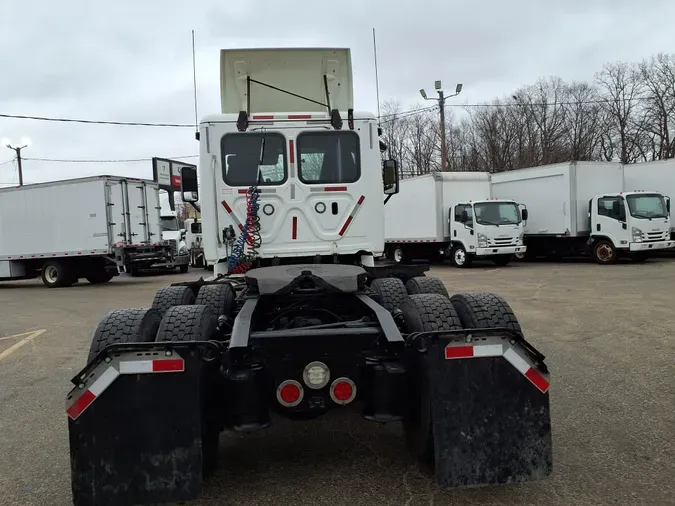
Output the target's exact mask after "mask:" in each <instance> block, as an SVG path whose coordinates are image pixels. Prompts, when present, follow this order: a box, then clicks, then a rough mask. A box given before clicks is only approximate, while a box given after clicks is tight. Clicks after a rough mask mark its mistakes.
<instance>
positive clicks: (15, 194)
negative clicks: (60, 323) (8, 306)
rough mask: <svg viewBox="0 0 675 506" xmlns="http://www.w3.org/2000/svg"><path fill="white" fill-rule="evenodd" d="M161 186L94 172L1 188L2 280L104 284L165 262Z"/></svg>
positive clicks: (53, 284)
mask: <svg viewBox="0 0 675 506" xmlns="http://www.w3.org/2000/svg"><path fill="white" fill-rule="evenodd" d="M158 192H159V189H158V186H157V184H156V183H154V182H152V181H145V180H141V179H134V178H121V177H113V176H94V177H86V178H79V179H68V180H62V181H52V182H48V183H38V184H30V185H25V186H19V187H12V188H2V189H0V281H7V280H18V279H30V278H36V277H41V278H42V282H43V283H44V284H45V286H47V287H50V288H55V287H67V286H71V285H73V284H74V283H76V282H77V281H78V279H80V278H85V279H87V280H88V281H89V282H90V283H93V284H99V283H106V282H108V281H110V280H111V279H112V278H113V277H114V276H116V275H117V274H118V273H122V272H134V271H135V270H137V269H142V268H150V267H152V266H153V265H157V264H162V263H164V262H166V261H167V258H168V257H169V254H170V253H169V250H168V247H167V246H165V245H164V244H163V243H162V238H161V226H160V218H159V211H158V209H159V207H158V206H159V202H158Z"/></svg>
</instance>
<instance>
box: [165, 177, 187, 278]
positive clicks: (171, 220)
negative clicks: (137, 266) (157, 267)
mask: <svg viewBox="0 0 675 506" xmlns="http://www.w3.org/2000/svg"><path fill="white" fill-rule="evenodd" d="M159 195H160V199H159V201H160V208H161V209H160V216H161V219H162V240H163V241H164V242H165V243H166V244H168V245H169V249H170V251H171V255H170V257H169V260H168V262H167V263H166V264H165V265H163V266H162V268H163V269H168V270H170V271H175V269H176V267H178V269H179V271H180V272H181V273H186V272H187V271H188V267H189V263H190V255H189V251H188V245H187V243H186V241H185V235H186V231H185V229H184V228H181V227H180V223H179V221H178V212H177V211H176V210H175V209H171V206H170V205H169V196H168V194H167V193H166V191H164V190H160V194H159Z"/></svg>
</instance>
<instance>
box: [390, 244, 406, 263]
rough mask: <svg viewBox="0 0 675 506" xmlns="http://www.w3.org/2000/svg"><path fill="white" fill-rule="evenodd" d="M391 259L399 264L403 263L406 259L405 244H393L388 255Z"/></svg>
mask: <svg viewBox="0 0 675 506" xmlns="http://www.w3.org/2000/svg"><path fill="white" fill-rule="evenodd" d="M387 256H388V257H389V259H390V260H393V261H394V262H396V263H397V264H402V263H403V262H405V261H406V254H405V251H404V250H403V246H401V245H400V244H399V245H397V246H391V247H390V249H389V254H388V255H387Z"/></svg>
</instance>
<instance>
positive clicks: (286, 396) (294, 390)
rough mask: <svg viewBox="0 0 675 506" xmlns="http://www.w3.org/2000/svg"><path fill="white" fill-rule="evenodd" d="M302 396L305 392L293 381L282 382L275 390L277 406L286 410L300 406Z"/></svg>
mask: <svg viewBox="0 0 675 506" xmlns="http://www.w3.org/2000/svg"><path fill="white" fill-rule="evenodd" d="M304 396H305V391H304V390H303V388H302V385H301V384H300V383H298V382H297V381H295V380H286V381H283V382H282V383H281V384H280V385H279V387H278V388H277V400H278V401H279V404H281V405H282V406H285V407H287V408H292V407H294V406H297V405H298V404H300V403H301V402H302V398H303V397H304Z"/></svg>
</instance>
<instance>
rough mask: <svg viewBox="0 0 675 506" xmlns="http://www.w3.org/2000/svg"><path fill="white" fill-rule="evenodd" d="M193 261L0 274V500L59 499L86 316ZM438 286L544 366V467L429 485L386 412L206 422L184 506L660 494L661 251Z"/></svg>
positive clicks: (664, 331)
mask: <svg viewBox="0 0 675 506" xmlns="http://www.w3.org/2000/svg"><path fill="white" fill-rule="evenodd" d="M201 274H203V271H194V272H189V273H188V274H185V275H180V274H175V275H164V276H157V277H141V278H129V277H126V276H125V277H118V278H115V279H114V280H113V281H112V282H110V283H109V284H107V285H102V286H93V285H89V284H87V283H86V282H83V283H81V284H79V285H76V286H74V287H72V288H66V289H46V288H45V287H43V286H42V284H41V283H40V282H39V281H22V282H14V283H7V282H0V504H3V505H4V504H7V505H44V506H47V505H48V506H59V505H67V504H72V503H71V494H70V468H69V465H70V464H69V453H68V433H67V421H66V420H67V419H66V414H65V408H64V402H65V395H66V393H67V392H68V390H69V389H70V386H71V384H70V382H69V380H70V378H71V377H72V376H74V375H75V374H76V373H77V372H78V371H79V370H80V368H81V367H82V366H83V365H84V364H85V361H86V356H87V349H88V346H89V342H90V340H91V335H92V333H93V330H94V328H95V327H96V324H97V322H98V320H99V319H100V318H101V316H103V315H104V314H105V313H107V312H108V311H109V310H111V309H115V308H122V307H147V306H148V305H149V304H150V303H151V301H152V298H153V295H154V293H155V291H156V290H157V289H159V288H161V287H162V286H166V285H168V284H169V283H171V282H175V281H179V280H188V279H195V278H197V277H199V275H201ZM429 275H437V276H439V277H441V279H443V281H444V282H445V283H446V286H447V287H448V291H449V292H450V293H457V292H464V291H493V292H496V293H498V294H500V295H502V296H504V297H505V298H506V299H507V301H508V302H509V303H510V304H511V306H512V307H513V308H514V310H515V311H516V314H517V315H518V317H519V319H520V322H521V324H522V325H523V327H524V330H525V333H526V337H527V339H528V340H529V341H530V342H532V343H533V344H534V345H535V346H536V347H537V348H538V349H539V350H540V351H541V352H542V353H544V354H545V355H546V356H547V361H546V363H547V365H548V367H549V369H550V371H551V375H552V386H551V391H550V392H551V393H550V396H551V417H552V426H553V445H554V471H553V474H552V475H551V477H549V478H548V479H546V480H543V481H540V482H536V483H528V484H525V485H509V486H500V487H487V488H480V489H470V490H451V491H442V490H439V489H438V488H437V487H436V485H435V484H434V481H433V477H431V476H430V475H429V474H428V472H427V471H425V470H424V469H423V468H421V467H420V466H419V465H418V464H417V462H416V461H415V460H414V459H413V458H411V457H410V456H409V455H408V454H407V453H406V451H405V449H404V446H403V444H402V438H401V433H402V431H401V428H400V426H399V425H397V424H390V425H386V426H380V425H376V424H372V423H369V422H366V421H363V420H361V419H359V418H358V417H356V416H353V415H351V414H349V413H346V412H340V411H337V412H333V413H331V414H329V415H327V416H325V417H323V418H319V419H317V420H313V421H309V422H291V421H281V422H280V423H278V424H275V425H274V426H273V427H272V428H270V429H268V430H265V431H261V432H257V433H254V434H250V435H245V436H243V435H232V434H222V435H221V439H220V457H221V464H220V467H219V469H218V471H217V472H216V474H215V476H214V477H213V479H211V480H210V481H209V482H208V483H207V484H206V487H205V490H204V492H203V494H202V496H201V497H200V499H199V500H197V501H195V502H193V503H190V504H194V505H216V504H218V505H229V504H233V505H234V504H237V505H239V504H246V505H258V504H270V505H272V504H274V505H282V504H283V505H286V504H288V505H292V504H298V505H312V506H317V505H323V504H331V505H343V504H344V505H349V506H357V505H410V506H412V505H429V504H435V505H446V504H448V505H449V504H458V505H473V504H490V505H492V504H494V505H497V504H499V505H502V504H532V505H541V504H548V505H565V506H568V505H574V504H580V505H582V504H583V505H589V504H630V505H633V504H645V505H665V504H675V479H674V477H675V451H674V443H673V441H674V440H675V374H674V373H675V365H674V364H675V361H674V360H673V357H674V356H675V336H674V334H675V314H674V309H675V302H673V294H674V293H675V292H674V291H673V287H674V286H675V261H674V260H653V261H650V262H648V263H647V264H644V265H638V264H632V263H622V264H620V265H613V266H597V265H594V264H589V263H585V262H582V263H564V264H557V263H535V264H521V263H516V264H512V265H509V266H506V267H501V268H495V267H494V266H491V265H485V266H480V265H476V266H475V267H473V268H471V269H466V270H458V269H454V268H451V267H437V268H434V269H433V271H432V272H431V273H429Z"/></svg>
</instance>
